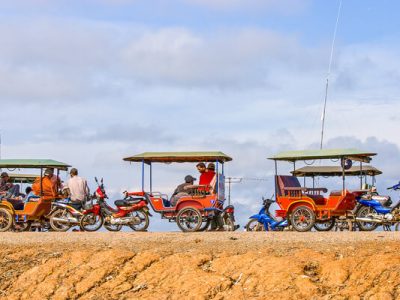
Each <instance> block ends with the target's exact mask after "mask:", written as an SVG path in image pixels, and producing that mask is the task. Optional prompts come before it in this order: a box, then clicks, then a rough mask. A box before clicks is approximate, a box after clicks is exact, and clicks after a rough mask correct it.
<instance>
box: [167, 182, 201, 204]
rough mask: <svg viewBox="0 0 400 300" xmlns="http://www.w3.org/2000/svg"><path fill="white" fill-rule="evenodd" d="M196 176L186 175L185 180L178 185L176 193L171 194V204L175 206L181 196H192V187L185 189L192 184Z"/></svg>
mask: <svg viewBox="0 0 400 300" xmlns="http://www.w3.org/2000/svg"><path fill="white" fill-rule="evenodd" d="M195 180H196V178H194V177H193V176H191V175H187V176H185V182H184V183H182V184H180V185H178V186H177V188H176V189H175V191H174V193H173V194H172V196H171V200H170V204H171V206H175V205H176V203H177V202H178V200H179V199H180V198H181V197H187V196H190V189H185V188H186V187H189V186H192V185H193V183H194V181H195Z"/></svg>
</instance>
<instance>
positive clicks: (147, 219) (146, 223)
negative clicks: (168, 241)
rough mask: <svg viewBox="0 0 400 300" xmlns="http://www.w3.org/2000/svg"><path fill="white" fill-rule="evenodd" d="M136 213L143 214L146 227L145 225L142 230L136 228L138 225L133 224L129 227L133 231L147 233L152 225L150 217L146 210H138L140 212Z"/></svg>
mask: <svg viewBox="0 0 400 300" xmlns="http://www.w3.org/2000/svg"><path fill="white" fill-rule="evenodd" d="M136 212H137V213H142V214H143V216H144V222H145V225H144V227H143V228H141V229H136V227H135V226H137V225H133V224H130V225H129V227H130V228H132V230H135V231H147V228H148V227H149V225H150V220H149V215H148V214H147V213H146V212H145V211H144V210H138V211H136ZM140 224H142V223H140Z"/></svg>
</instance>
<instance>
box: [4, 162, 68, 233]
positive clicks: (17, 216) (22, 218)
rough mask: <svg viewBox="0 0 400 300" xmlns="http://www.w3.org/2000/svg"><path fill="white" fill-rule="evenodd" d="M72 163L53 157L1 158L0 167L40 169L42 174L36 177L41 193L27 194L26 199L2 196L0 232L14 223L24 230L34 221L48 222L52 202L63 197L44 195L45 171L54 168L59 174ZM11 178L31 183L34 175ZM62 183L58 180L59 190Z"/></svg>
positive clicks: (15, 180)
mask: <svg viewBox="0 0 400 300" xmlns="http://www.w3.org/2000/svg"><path fill="white" fill-rule="evenodd" d="M68 167H70V165H67V164H65V163H62V162H59V161H55V160H51V159H0V168H1V169H8V170H11V171H14V170H15V169H38V170H40V174H39V175H37V176H36V177H35V179H36V178H39V180H40V195H30V196H28V195H27V196H26V197H25V199H18V198H17V199H15V198H12V199H10V198H8V199H7V198H4V197H3V198H1V200H0V232H3V231H7V230H9V229H11V228H12V227H13V226H14V225H17V226H18V227H20V228H23V229H24V230H29V228H30V227H31V225H32V223H34V222H35V223H40V224H44V223H45V222H47V218H48V214H49V213H50V211H51V207H52V202H53V201H55V200H57V199H59V198H62V197H61V195H60V196H59V197H49V196H45V195H43V186H42V180H43V172H44V170H45V169H47V168H52V169H54V170H55V175H57V177H58V176H59V172H60V171H67V170H68ZM10 178H11V180H12V181H14V182H18V179H17V178H19V179H20V181H19V182H21V180H22V181H23V182H26V183H29V182H33V181H34V180H33V181H32V179H33V175H29V176H27V175H22V174H21V175H15V174H13V177H11V176H10ZM12 178H14V179H12ZM59 189H60V185H59V183H58V182H57V191H58V192H59ZM16 202H19V204H22V205H23V208H22V209H21V207H20V206H18V207H16V205H15V203H16Z"/></svg>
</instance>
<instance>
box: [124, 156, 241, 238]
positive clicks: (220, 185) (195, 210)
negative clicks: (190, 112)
mask: <svg viewBox="0 0 400 300" xmlns="http://www.w3.org/2000/svg"><path fill="white" fill-rule="evenodd" d="M124 160H125V161H129V162H138V163H141V165H142V190H141V191H140V192H133V193H129V194H130V195H134V196H144V197H146V199H147V200H148V202H149V203H150V206H151V207H152V209H153V210H154V212H156V213H159V214H160V215H161V217H162V218H164V219H168V220H169V221H170V222H176V223H177V225H178V227H179V228H180V229H181V230H182V231H184V232H193V231H202V230H205V229H207V228H208V227H209V226H210V223H211V221H212V219H213V218H214V217H215V216H217V215H218V214H220V213H222V212H224V213H225V212H227V216H228V215H231V216H232V218H233V206H232V207H227V208H224V201H225V177H224V163H226V162H228V161H231V160H232V158H231V157H229V156H227V155H226V154H224V153H222V152H145V153H142V154H138V155H135V156H131V157H127V158H124ZM199 162H203V163H210V162H212V163H215V177H214V180H213V181H212V182H211V183H210V184H209V185H192V186H190V187H188V195H186V196H182V197H180V198H179V200H178V201H177V203H176V204H175V205H172V204H171V202H170V200H171V199H169V198H168V195H166V194H165V193H162V192H157V191H154V190H153V187H152V185H153V184H152V166H153V164H154V163H164V164H170V163H199ZM145 166H148V167H149V169H150V172H149V173H150V176H149V177H150V187H149V188H150V189H149V190H148V191H145V188H144V177H145ZM229 209H231V210H232V211H229ZM232 218H228V219H226V220H225V224H224V225H227V226H228V227H231V228H228V229H227V230H234V229H235V228H234V224H233V220H232Z"/></svg>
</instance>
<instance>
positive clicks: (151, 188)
mask: <svg viewBox="0 0 400 300" xmlns="http://www.w3.org/2000/svg"><path fill="white" fill-rule="evenodd" d="M152 192H153V165H152V164H151V162H150V193H152Z"/></svg>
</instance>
